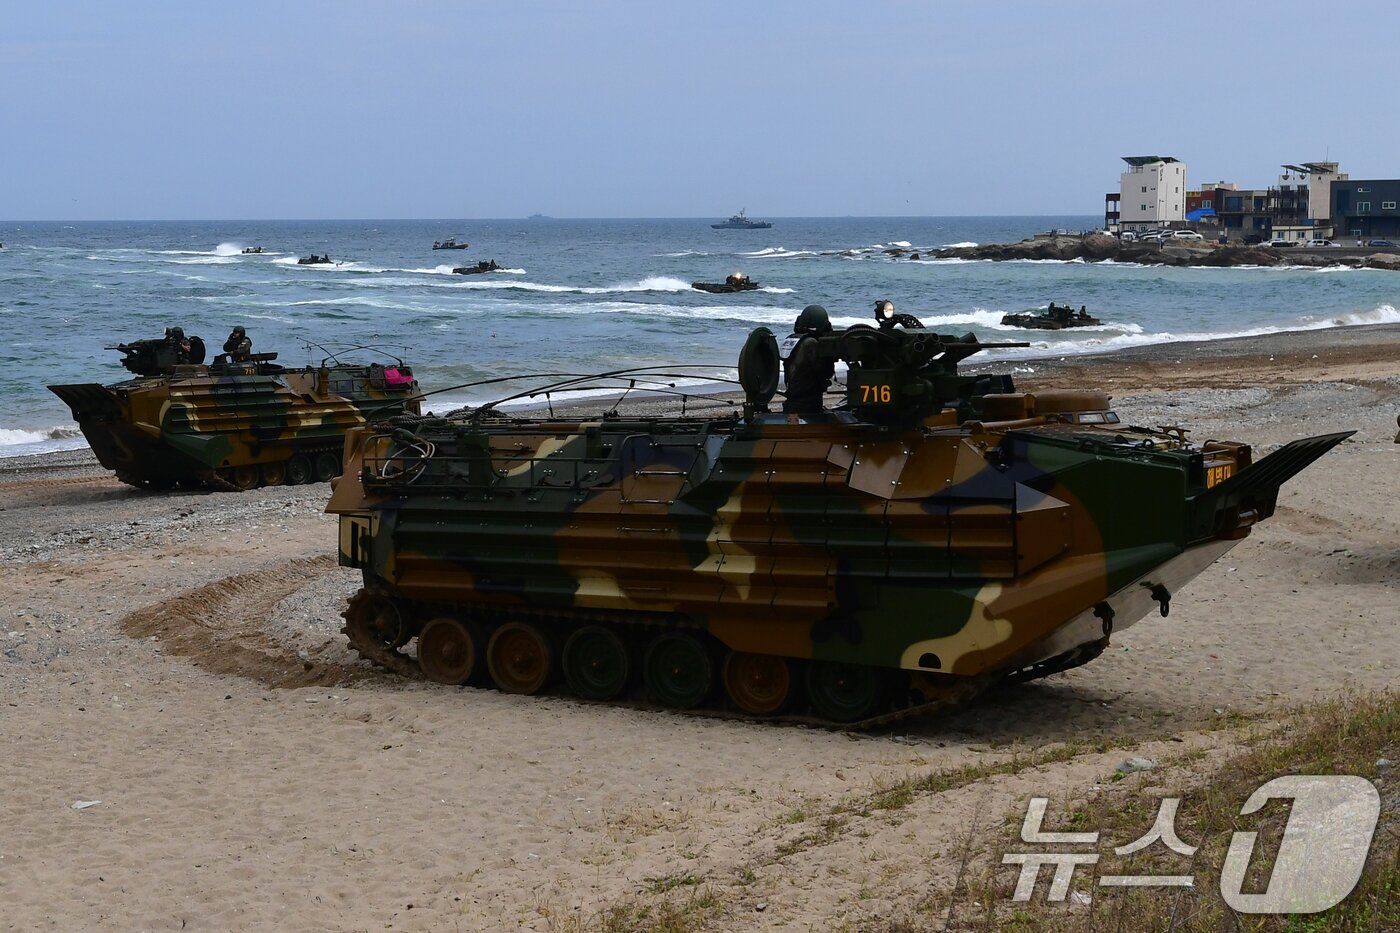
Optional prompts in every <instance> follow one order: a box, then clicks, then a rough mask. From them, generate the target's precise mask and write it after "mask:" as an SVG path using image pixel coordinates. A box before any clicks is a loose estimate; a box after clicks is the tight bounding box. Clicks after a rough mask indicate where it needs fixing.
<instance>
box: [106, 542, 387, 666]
mask: <svg viewBox="0 0 1400 933" xmlns="http://www.w3.org/2000/svg"><path fill="white" fill-rule="evenodd" d="M336 569H337V567H336V561H335V558H334V557H331V556H321V557H311V558H298V559H296V560H292V561H288V562H287V563H286V564H283V565H281V566H279V567H274V568H272V569H269V570H260V571H255V572H253V573H244V574H235V575H234V576H231V577H225V578H223V579H222V580H216V581H214V582H213V583H209V584H206V585H204V586H201V587H198V588H196V589H193V590H186V591H184V592H182V593H180V594H178V595H176V596H173V597H171V598H170V599H167V600H164V601H162V602H159V603H156V604H155V605H152V606H146V607H144V608H142V609H138V610H136V611H135V612H132V613H130V614H128V615H127V616H125V617H124V618H123V619H122V620H121V623H120V625H121V629H122V631H123V632H125V633H126V634H127V635H130V636H131V637H133V638H150V637H155V638H156V639H157V640H158V641H159V642H160V643H161V645H162V646H163V647H164V648H165V650H166V651H167V652H168V653H170V654H173V655H177V656H180V657H184V658H188V659H189V660H190V661H192V662H193V663H194V664H195V665H197V666H198V667H200V668H201V669H203V670H206V671H209V672H211V673H215V674H236V675H238V676H240V677H246V678H249V679H251V680H256V681H258V682H259V683H263V684H266V685H267V686H269V687H310V686H318V685H320V686H326V685H330V684H336V683H343V682H345V681H347V680H354V679H356V678H360V677H364V676H366V673H367V672H366V671H364V670H359V669H356V668H353V667H348V666H345V665H341V664H334V663H319V662H313V661H308V660H304V659H302V658H300V657H297V656H296V655H295V653H293V652H292V651H291V650H290V648H289V646H287V645H285V644H283V643H281V642H279V641H277V640H276V639H274V638H272V637H271V636H269V635H268V634H267V632H266V631H265V630H264V629H263V627H262V623H263V620H265V619H266V618H268V617H269V615H270V614H271V613H272V612H273V609H274V607H275V606H276V605H277V603H278V602H279V601H281V600H282V599H284V598H286V597H287V596H289V595H291V594H292V593H295V592H296V591H298V590H300V589H303V588H305V587H306V586H307V585H308V584H310V583H312V582H314V581H315V580H317V579H319V578H320V577H323V576H325V575H326V574H328V573H331V572H333V571H335V570H336ZM371 676H374V675H371Z"/></svg>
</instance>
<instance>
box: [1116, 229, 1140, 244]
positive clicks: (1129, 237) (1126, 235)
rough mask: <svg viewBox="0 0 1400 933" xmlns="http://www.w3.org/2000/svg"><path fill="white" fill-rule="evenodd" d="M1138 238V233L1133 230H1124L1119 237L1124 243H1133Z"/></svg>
mask: <svg viewBox="0 0 1400 933" xmlns="http://www.w3.org/2000/svg"><path fill="white" fill-rule="evenodd" d="M1137 238H1138V235H1137V234H1136V233H1134V232H1133V231H1131V230H1124V231H1123V232H1122V233H1120V234H1118V239H1120V240H1122V241H1123V242H1124V243H1131V242H1133V241H1134V240H1136V239H1137Z"/></svg>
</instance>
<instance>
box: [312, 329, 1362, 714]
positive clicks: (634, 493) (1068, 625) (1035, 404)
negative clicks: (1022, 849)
mask: <svg viewBox="0 0 1400 933" xmlns="http://www.w3.org/2000/svg"><path fill="white" fill-rule="evenodd" d="M901 317H903V316H901ZM895 319H896V318H895V316H893V315H891V314H887V315H885V323H887V324H888V323H889V322H890V321H893V320H895ZM812 339H816V340H818V342H819V352H820V354H821V355H822V356H823V357H824V358H825V359H828V360H831V361H838V360H839V361H844V362H845V363H846V364H847V367H848V369H847V374H846V382H845V388H844V403H843V404H840V405H839V406H838V407H836V408H834V409H833V410H828V411H823V412H820V413H817V414H812V415H784V414H778V413H775V412H772V411H770V410H769V407H770V403H771V401H772V400H773V398H774V396H775V392H776V389H777V385H778V370H779V368H780V366H779V357H778V347H777V343H776V341H775V339H774V337H773V335H772V334H771V333H769V332H768V331H767V330H766V329H763V328H760V329H759V330H757V331H755V332H754V333H753V334H752V335H751V336H750V338H749V341H748V343H747V344H746V345H745V348H744V351H743V353H742V355H741V357H740V360H739V371H740V381H741V383H742V385H743V387H744V390H745V401H744V404H743V408H742V410H738V411H735V412H734V413H732V414H731V415H727V416H725V417H715V418H685V417H671V418H650V417H649V418H633V419H629V418H627V417H625V416H623V415H621V414H620V413H619V412H618V411H610V412H607V413H604V414H602V415H601V416H600V417H598V418H596V419H592V420H563V419H558V418H550V417H507V416H505V415H503V414H500V413H499V410H498V409H497V408H496V407H495V406H490V405H488V406H484V407H481V408H478V409H476V410H474V411H471V412H469V413H467V414H464V415H462V416H459V417H454V418H452V419H450V420H449V419H426V420H423V421H421V422H418V423H416V424H409V423H406V422H405V423H400V424H398V425H379V426H366V427H362V428H356V429H354V430H352V431H351V432H350V433H349V434H348V435H347V437H346V445H345V455H346V463H345V472H344V475H343V476H342V477H341V478H340V479H339V480H337V481H336V483H335V487H334V491H333V493H332V497H331V501H330V504H329V506H328V511H330V512H333V513H335V514H338V515H339V516H340V548H339V549H340V562H341V563H342V564H343V565H345V566H349V567H356V568H360V569H361V570H362V571H363V576H364V586H363V588H362V589H361V590H360V591H359V592H358V593H357V594H356V595H355V596H354V598H353V599H352V600H351V603H350V606H349V608H348V609H347V610H346V613H345V618H346V626H345V632H346V634H347V635H348V636H349V638H350V640H351V643H352V645H353V646H354V647H355V648H356V649H358V650H359V651H360V652H361V653H362V654H364V655H365V656H367V657H369V658H370V659H372V660H374V661H376V662H377V663H379V664H381V665H383V666H385V667H387V668H390V669H392V670H395V671H398V672H400V673H403V674H405V675H409V676H426V677H427V678H428V679H430V680H433V681H437V682H440V683H445V684H491V685H494V686H495V687H496V688H497V689H499V690H502V691H506V692H509V693H520V694H533V693H538V692H541V691H545V690H548V689H550V687H551V685H552V684H555V683H557V682H558V681H560V680H562V681H563V682H565V683H566V684H567V689H568V690H569V691H570V692H571V693H572V694H574V695H575V696H578V697H581V698H584V699H587V700H595V701H627V702H643V701H650V702H652V703H655V704H660V705H662V706H666V707H672V708H676V709H692V708H708V709H711V710H727V711H729V712H730V713H734V714H741V715H747V716H754V717H763V718H779V719H781V718H787V719H792V720H798V721H804V722H815V723H823V724H841V725H843V726H848V727H870V726H876V725H880V724H883V723H889V722H892V721H894V720H896V719H900V718H902V717H908V716H913V715H918V714H922V713H928V712H930V711H933V710H938V709H942V708H946V707H948V706H951V705H955V704H959V703H962V702H965V701H966V700H968V699H970V698H971V697H973V696H975V695H976V694H977V693H978V692H979V691H981V690H983V689H984V688H986V687H988V686H989V685H991V684H995V683H997V682H1002V681H1020V680H1027V679H1031V678H1036V677H1043V676H1045V675H1048V674H1051V673H1054V672H1057V671H1063V670H1065V669H1067V668H1071V667H1075V666H1078V665H1081V664H1084V663H1086V662H1088V661H1090V660H1092V659H1093V658H1095V657H1096V656H1098V655H1099V654H1100V653H1101V652H1103V650H1104V649H1105V647H1106V646H1107V645H1108V643H1109V639H1110V638H1111V637H1112V635H1113V634H1114V633H1115V632H1118V631H1122V630H1123V629H1125V628H1126V627H1128V626H1129V625H1131V624H1133V623H1134V622H1137V621H1138V620H1139V619H1141V618H1142V617H1144V616H1145V615H1147V614H1149V612H1153V611H1156V612H1160V613H1161V614H1162V615H1166V614H1167V613H1168V611H1169V610H1170V608H1171V604H1172V598H1173V596H1174V595H1175V594H1176V593H1177V592H1178V591H1179V590H1180V588H1181V587H1182V586H1183V585H1184V584H1185V583H1186V582H1187V581H1189V580H1190V579H1192V578H1193V577H1195V576H1196V575H1197V574H1199V573H1200V572H1201V571H1202V570H1204V569H1205V568H1206V567H1207V566H1209V565H1210V563H1211V562H1212V561H1214V560H1215V559H1217V558H1218V557H1220V555H1222V554H1223V553H1225V552H1226V551H1228V550H1229V549H1230V548H1231V547H1233V546H1234V545H1236V544H1237V543H1238V542H1239V541H1240V540H1242V539H1243V538H1244V537H1246V536H1247V535H1248V534H1249V533H1250V529H1251V528H1252V527H1253V526H1254V525H1255V524H1257V523H1258V522H1261V521H1264V520H1265V519H1267V518H1269V516H1270V515H1272V514H1273V512H1274V506H1275V500H1276V497H1277V495H1278V491H1279V487H1280V485H1281V484H1282V483H1283V482H1285V481H1286V480H1287V479H1289V478H1290V477H1292V476H1293V475H1295V474H1296V473H1298V472H1299V471H1300V470H1302V469H1304V468H1305V467H1307V466H1308V465H1309V464H1310V463H1312V462H1313V461H1314V460H1316V459H1317V458H1318V457H1320V456H1322V455H1323V454H1324V453H1326V452H1327V451H1328V450H1329V449H1330V448H1332V447H1333V446H1334V445H1336V444H1337V443H1339V442H1340V441H1342V440H1343V439H1344V438H1345V437H1347V436H1348V434H1347V433H1339V434H1332V435H1326V436H1321V437H1313V438H1308V439H1305V440H1298V441H1294V442H1292V443H1290V444H1287V445H1285V446H1284V447H1282V448H1281V449H1279V450H1277V451H1275V452H1273V453H1272V454H1270V455H1269V456H1267V457H1265V458H1263V459H1262V460H1260V461H1258V462H1255V461H1254V459H1253V455H1252V453H1251V450H1250V448H1249V446H1248V445H1246V444H1242V443H1237V442H1231V441H1209V442H1206V443H1204V444H1199V445H1197V444H1193V443H1190V442H1189V441H1188V440H1187V439H1186V437H1185V433H1184V432H1183V431H1181V430H1179V429H1172V430H1167V429H1152V428H1143V427H1130V426H1128V425H1126V424H1123V423H1121V422H1120V420H1119V418H1118V417H1117V415H1116V414H1115V413H1114V412H1113V410H1112V409H1111V408H1110V406H1109V397H1108V396H1107V395H1104V394H1103V393H1100V392H1093V391H1046V392H1036V393H1026V392H1018V391H1016V390H1015V387H1014V386H1013V384H1012V380H1011V378H1010V377H1009V376H1005V375H994V374H993V375H988V374H981V375H978V374H963V373H960V372H959V370H958V364H959V363H960V362H961V361H962V360H964V359H966V358H967V357H969V356H971V355H973V354H975V353H978V352H981V351H983V350H985V349H988V348H989V347H990V346H995V345H988V344H982V343H979V342H978V341H977V339H976V338H975V337H974V336H972V335H970V334H969V335H967V336H963V337H957V336H951V335H940V334H936V333H932V332H929V331H926V330H923V329H921V328H919V327H908V328H901V327H894V326H882V327H881V328H874V327H865V326H855V327H850V328H848V329H845V330H842V331H835V332H833V333H830V334H828V335H826V336H821V337H814V338H812ZM1020 345H1021V346H1024V344H1020ZM1002 346H1005V345H1002ZM639 373H640V374H641V375H649V374H650V375H654V371H639ZM637 375H638V374H633V376H632V378H634V379H635V378H636V376H637ZM616 377H617V376H616V374H613V375H612V376H611V378H616ZM410 643H413V650H412V653H410V652H408V651H405V650H403V649H405V647H406V646H408V645H409V644H410Z"/></svg>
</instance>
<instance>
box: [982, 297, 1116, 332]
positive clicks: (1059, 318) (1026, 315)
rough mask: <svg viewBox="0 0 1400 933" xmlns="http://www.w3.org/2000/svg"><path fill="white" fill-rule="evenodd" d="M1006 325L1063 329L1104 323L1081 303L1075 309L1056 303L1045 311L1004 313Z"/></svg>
mask: <svg viewBox="0 0 1400 933" xmlns="http://www.w3.org/2000/svg"><path fill="white" fill-rule="evenodd" d="M1001 323H1002V326H1004V327H1026V328H1030V329H1032V330H1063V329H1065V328H1066V327H1095V326H1097V325H1100V324H1102V323H1103V321H1100V320H1099V319H1098V318H1096V317H1093V316H1092V315H1090V314H1089V311H1088V308H1086V307H1085V306H1084V305H1080V307H1079V310H1078V311H1075V310H1074V309H1073V308H1071V307H1070V306H1069V305H1056V304H1055V303H1054V302H1053V301H1052V302H1050V307H1048V308H1046V309H1045V310H1044V311H1026V312H1023V313H1021V314H1004V315H1002V318H1001Z"/></svg>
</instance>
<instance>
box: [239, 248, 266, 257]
mask: <svg viewBox="0 0 1400 933" xmlns="http://www.w3.org/2000/svg"><path fill="white" fill-rule="evenodd" d="M262 251H263V248H262V247H261V246H245V247H243V255H244V256H251V255H253V254H254V253H261V252H262Z"/></svg>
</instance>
